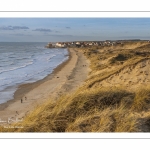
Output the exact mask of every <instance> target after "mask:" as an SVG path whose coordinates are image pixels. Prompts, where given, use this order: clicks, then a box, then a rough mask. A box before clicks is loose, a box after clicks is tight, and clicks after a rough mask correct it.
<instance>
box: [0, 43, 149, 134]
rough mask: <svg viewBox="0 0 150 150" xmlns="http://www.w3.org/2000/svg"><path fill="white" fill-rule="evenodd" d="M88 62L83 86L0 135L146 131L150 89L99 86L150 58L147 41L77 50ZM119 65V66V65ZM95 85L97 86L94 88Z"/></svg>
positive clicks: (48, 102)
mask: <svg viewBox="0 0 150 150" xmlns="http://www.w3.org/2000/svg"><path fill="white" fill-rule="evenodd" d="M77 50H79V51H82V52H83V53H84V55H85V56H86V57H87V58H88V59H89V60H90V62H91V65H90V68H91V72H90V73H89V78H88V79H87V80H86V81H85V84H84V85H83V86H82V87H80V88H79V89H77V90H76V92H74V93H73V94H68V95H64V96H61V97H59V98H58V100H57V101H55V102H54V101H52V100H50V99H49V100H48V101H47V102H46V103H45V104H43V105H42V106H40V107H38V108H36V109H35V110H34V111H33V112H32V113H31V114H29V115H28V116H27V117H26V118H25V119H24V121H23V122H20V123H17V124H16V125H18V126H19V125H20V126H23V127H24V128H22V129H4V128H3V127H0V131H1V132H149V131H150V113H149V110H150V86H149V85H148V84H147V86H141V87H138V89H137V90H135V91H130V90H128V88H127V87H123V86H122V87H113V88H112V87H111V88H110V87H109V86H107V87H100V86H99V85H100V83H101V81H103V80H105V79H107V78H108V77H110V76H111V75H114V74H117V73H118V72H120V71H121V70H122V69H123V68H127V67H130V66H134V65H136V64H137V63H138V62H140V61H143V60H144V59H149V58H150V54H149V51H150V44H149V43H148V42H144V41H143V42H141V41H140V42H125V43H124V44H123V45H121V46H120V45H119V46H118V45H116V46H108V47H105V46H99V47H98V46H96V47H94V46H93V47H91V48H78V49H77ZM120 62H121V63H120ZM95 85H97V86H95Z"/></svg>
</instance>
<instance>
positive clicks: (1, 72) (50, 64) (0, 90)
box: [0, 42, 68, 104]
mask: <svg viewBox="0 0 150 150" xmlns="http://www.w3.org/2000/svg"><path fill="white" fill-rule="evenodd" d="M46 44H47V43H7V42H3V43H0V104H1V103H4V102H6V101H8V100H10V99H12V98H13V96H14V92H15V91H16V89H17V87H18V85H21V84H23V83H32V82H35V81H37V80H40V79H43V78H44V77H46V76H47V75H48V74H50V73H52V71H53V69H54V68H56V67H57V66H58V65H59V64H61V63H62V62H64V61H66V60H67V59H68V51H67V49H65V48H64V49H62V48H61V49H56V48H54V49H47V48H45V47H44V46H45V45H46Z"/></svg>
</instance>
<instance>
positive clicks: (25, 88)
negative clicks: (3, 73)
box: [0, 49, 72, 111]
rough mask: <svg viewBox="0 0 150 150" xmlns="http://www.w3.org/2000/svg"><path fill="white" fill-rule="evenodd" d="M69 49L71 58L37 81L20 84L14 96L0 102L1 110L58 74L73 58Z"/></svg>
mask: <svg viewBox="0 0 150 150" xmlns="http://www.w3.org/2000/svg"><path fill="white" fill-rule="evenodd" d="M67 50H68V56H69V58H68V59H67V60H66V61H64V62H63V63H61V64H59V65H58V66H57V67H56V68H54V69H53V71H52V73H50V74H48V75H47V76H46V77H44V78H43V79H41V80H37V81H35V82H32V83H22V84H20V85H19V86H18V87H17V89H16V91H15V92H14V96H13V97H14V98H13V99H10V100H8V101H7V102H5V103H2V104H0V111H2V110H4V109H5V108H6V107H8V106H9V105H10V104H12V103H14V102H15V101H19V100H20V99H21V98H22V97H24V96H25V95H26V94H27V93H28V92H29V91H31V90H32V89H34V88H35V87H37V86H39V85H40V84H42V83H43V82H45V81H47V80H50V79H52V78H53V77H54V75H55V74H57V72H59V71H60V70H61V69H62V68H63V67H64V66H65V65H66V64H67V63H68V62H69V61H70V59H71V57H72V56H71V54H70V51H69V49H67Z"/></svg>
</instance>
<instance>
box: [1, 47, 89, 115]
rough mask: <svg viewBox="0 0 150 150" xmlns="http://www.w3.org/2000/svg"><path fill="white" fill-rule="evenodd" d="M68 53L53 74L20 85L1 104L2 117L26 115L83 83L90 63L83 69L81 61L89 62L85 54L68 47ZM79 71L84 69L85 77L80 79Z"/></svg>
mask: <svg viewBox="0 0 150 150" xmlns="http://www.w3.org/2000/svg"><path fill="white" fill-rule="evenodd" d="M68 53H69V54H68V56H69V58H68V59H67V60H66V61H64V62H63V63H61V64H60V65H58V66H57V67H56V68H55V69H54V70H53V72H52V73H51V74H49V75H47V76H46V77H45V78H44V79H41V80H38V81H36V82H33V83H27V84H22V85H20V86H19V87H18V88H17V90H16V92H15V94H14V98H13V99H11V100H9V101H7V102H6V103H2V104H0V116H1V118H8V117H15V116H17V117H24V116H25V115H26V113H27V112H30V111H32V110H33V109H34V108H35V107H36V106H38V105H40V104H42V103H43V102H44V101H46V100H48V99H51V98H52V99H53V98H54V99H55V98H57V97H58V96H59V95H61V93H63V94H65V93H67V92H68V91H69V92H70V91H71V90H73V89H76V88H77V87H78V86H79V85H80V83H81V84H82V82H83V81H84V80H85V79H86V77H87V74H88V71H85V70H87V69H88V65H87V67H84V69H83V68H82V64H80V63H79V62H82V63H84V64H85V63H86V64H88V62H85V60H86V58H84V57H85V56H83V54H81V52H78V51H76V50H75V49H68ZM82 59H83V60H82ZM82 70H83V71H82ZM78 71H79V72H81V71H82V72H81V73H82V74H83V75H84V73H83V72H85V75H84V77H82V76H81V77H79V80H78ZM75 76H76V77H75ZM43 89H44V90H43ZM40 92H41V93H40ZM25 96H26V97H27V100H26V101H25V100H24V97H25ZM21 98H23V101H25V102H23V104H21V102H20V100H21ZM16 112H19V115H16Z"/></svg>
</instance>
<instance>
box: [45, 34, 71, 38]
mask: <svg viewBox="0 0 150 150" xmlns="http://www.w3.org/2000/svg"><path fill="white" fill-rule="evenodd" d="M45 36H55V37H73V35H69V34H64V35H61V34H51V35H50V34H47V35H45Z"/></svg>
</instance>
